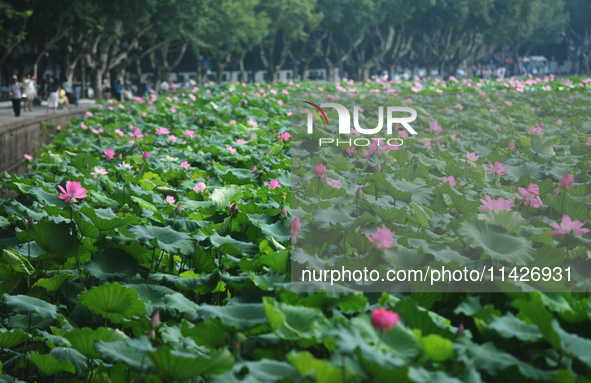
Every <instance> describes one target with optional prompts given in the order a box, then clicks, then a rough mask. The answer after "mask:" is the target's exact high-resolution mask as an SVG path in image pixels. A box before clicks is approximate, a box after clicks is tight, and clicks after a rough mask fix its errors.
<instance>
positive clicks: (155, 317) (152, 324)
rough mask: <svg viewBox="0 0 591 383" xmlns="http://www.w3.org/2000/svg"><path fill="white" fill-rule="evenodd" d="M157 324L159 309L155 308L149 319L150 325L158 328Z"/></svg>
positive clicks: (158, 323)
mask: <svg viewBox="0 0 591 383" xmlns="http://www.w3.org/2000/svg"><path fill="white" fill-rule="evenodd" d="M158 325H160V311H158V310H156V312H155V313H154V315H152V319H151V320H150V326H152V328H153V329H155V328H158Z"/></svg>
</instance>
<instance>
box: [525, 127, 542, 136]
mask: <svg viewBox="0 0 591 383" xmlns="http://www.w3.org/2000/svg"><path fill="white" fill-rule="evenodd" d="M527 134H531V135H534V134H535V135H537V136H543V135H544V128H543V127H542V126H538V127H537V128H529V132H528V133H527Z"/></svg>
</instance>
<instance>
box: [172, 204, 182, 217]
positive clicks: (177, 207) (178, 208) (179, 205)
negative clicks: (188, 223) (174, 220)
mask: <svg viewBox="0 0 591 383" xmlns="http://www.w3.org/2000/svg"><path fill="white" fill-rule="evenodd" d="M182 211H183V204H182V203H180V202H179V204H178V205H176V208H175V209H174V212H175V213H176V214H181V212H182Z"/></svg>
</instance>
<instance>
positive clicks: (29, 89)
mask: <svg viewBox="0 0 591 383" xmlns="http://www.w3.org/2000/svg"><path fill="white" fill-rule="evenodd" d="M24 83H25V94H26V95H27V97H26V99H25V112H26V111H27V110H28V111H29V112H32V111H33V100H35V97H37V81H36V79H35V76H33V77H31V75H30V74H28V75H27V78H26V79H25V81H24Z"/></svg>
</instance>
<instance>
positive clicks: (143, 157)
mask: <svg viewBox="0 0 591 383" xmlns="http://www.w3.org/2000/svg"><path fill="white" fill-rule="evenodd" d="M142 159H143V160H144V161H148V160H149V159H150V152H144V154H142Z"/></svg>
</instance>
